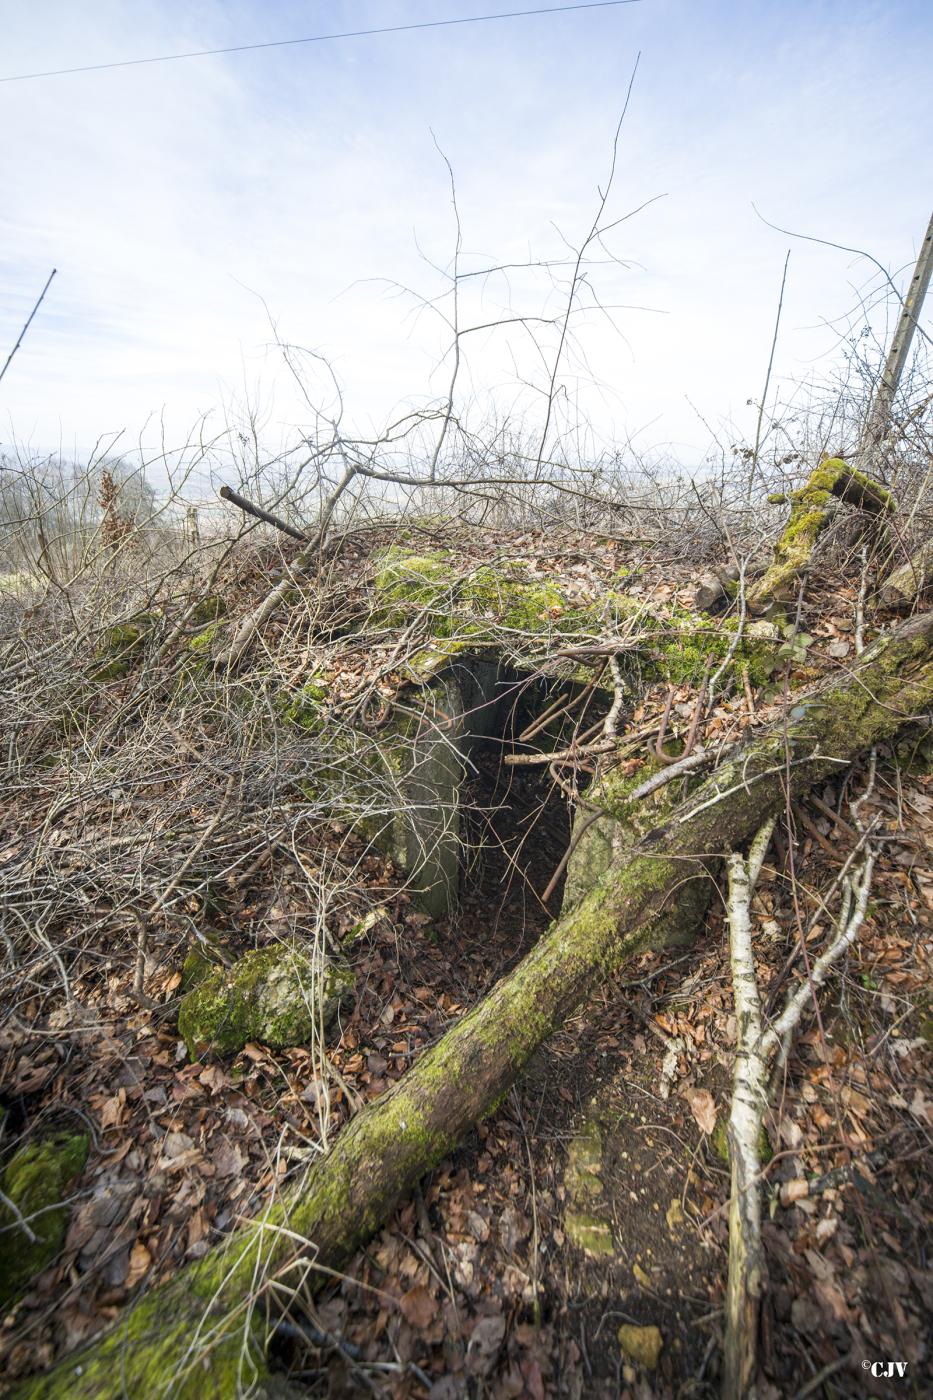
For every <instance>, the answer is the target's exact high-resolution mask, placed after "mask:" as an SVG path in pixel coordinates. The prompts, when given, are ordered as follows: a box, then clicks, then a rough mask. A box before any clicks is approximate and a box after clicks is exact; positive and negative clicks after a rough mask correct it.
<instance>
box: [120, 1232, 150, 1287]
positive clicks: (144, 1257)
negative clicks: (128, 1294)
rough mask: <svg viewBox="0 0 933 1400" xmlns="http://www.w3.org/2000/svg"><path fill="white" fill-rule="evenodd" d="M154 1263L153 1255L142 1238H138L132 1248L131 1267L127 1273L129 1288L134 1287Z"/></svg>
mask: <svg viewBox="0 0 933 1400" xmlns="http://www.w3.org/2000/svg"><path fill="white" fill-rule="evenodd" d="M151 1264H152V1255H151V1254H150V1253H149V1251H148V1249H147V1248H146V1246H145V1245H144V1244H143V1242H142V1240H137V1241H136V1243H135V1244H134V1245H133V1248H132V1249H131V1250H130V1267H129V1272H128V1273H127V1275H126V1286H127V1288H133V1287H135V1285H136V1284H137V1283H139V1280H140V1279H141V1278H144V1277H145V1275H146V1274H147V1273H148V1272H149V1269H150V1266H151Z"/></svg>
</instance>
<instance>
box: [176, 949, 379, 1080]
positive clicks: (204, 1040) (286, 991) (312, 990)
mask: <svg viewBox="0 0 933 1400" xmlns="http://www.w3.org/2000/svg"><path fill="white" fill-rule="evenodd" d="M353 985H354V979H353V973H352V972H351V970H350V969H349V967H347V966H346V965H345V964H340V963H337V962H335V961H333V960H331V959H326V958H325V959H324V960H323V964H322V962H321V961H320V960H319V959H318V958H315V957H312V956H310V955H309V954H308V953H307V952H305V950H304V949H303V948H301V947H300V946H299V945H298V944H295V943H277V944H275V945H274V946H273V947H271V948H261V949H259V950H258V951H256V952H252V953H247V954H246V955H245V956H244V957H242V958H240V959H239V961H238V962H236V963H234V965H233V967H231V968H229V969H228V968H218V969H216V970H214V971H211V972H209V973H208V974H207V976H204V977H202V978H201V980H200V981H199V982H198V983H197V985H196V986H195V987H193V988H192V990H191V991H190V992H188V993H187V995H186V996H185V997H183V999H182V1002H181V1006H180V1008H179V1012H178V1030H179V1034H180V1035H181V1036H182V1037H183V1039H184V1041H185V1044H186V1045H187V1047H188V1052H189V1054H190V1055H191V1057H192V1059H195V1058H197V1056H198V1055H200V1054H202V1053H203V1052H204V1051H212V1052H214V1053H215V1054H221V1055H225V1054H227V1055H229V1054H236V1053H237V1052H238V1051H239V1050H242V1049H243V1046H244V1045H246V1043H247V1042H248V1041H251V1040H255V1041H258V1042H259V1043H260V1044H262V1045H270V1046H272V1047H273V1048H275V1049H285V1048H287V1047H288V1046H291V1045H303V1044H306V1043H307V1042H308V1041H309V1040H311V1038H312V1035H313V1033H314V1029H315V1027H316V1026H318V1025H319V1024H323V1026H324V1027H325V1028H326V1027H327V1026H329V1025H330V1024H331V1023H332V1022H333V1020H334V1018H335V1017H336V1015H337V1011H338V1009H339V1007H340V1004H341V1002H342V1001H343V1000H345V998H346V997H347V996H348V995H350V994H351V993H352V991H353Z"/></svg>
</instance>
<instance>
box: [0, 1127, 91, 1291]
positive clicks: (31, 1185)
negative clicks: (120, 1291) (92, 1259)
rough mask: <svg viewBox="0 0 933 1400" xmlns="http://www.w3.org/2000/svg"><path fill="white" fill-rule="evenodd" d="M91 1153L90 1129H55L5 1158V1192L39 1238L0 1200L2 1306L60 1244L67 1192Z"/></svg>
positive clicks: (46, 1263)
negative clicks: (32, 1236)
mask: <svg viewBox="0 0 933 1400" xmlns="http://www.w3.org/2000/svg"><path fill="white" fill-rule="evenodd" d="M87 1154H88V1137H87V1134H86V1133H56V1134H55V1135H54V1136H52V1137H48V1138H45V1139H44V1140H43V1141H42V1142H37V1143H30V1144H29V1145H28V1146H27V1147H23V1148H21V1149H20V1151H19V1152H17V1153H16V1155H15V1156H14V1157H13V1158H12V1159H11V1160H10V1162H9V1163H8V1164H7V1167H6V1170H5V1171H4V1173H3V1194H4V1195H5V1196H6V1197H7V1198H8V1199H9V1200H11V1201H12V1202H13V1204H14V1205H15V1206H16V1207H17V1209H18V1210H19V1212H20V1215H22V1216H23V1217H24V1218H25V1219H26V1221H27V1222H28V1224H29V1228H30V1230H31V1231H32V1233H33V1234H34V1235H35V1237H36V1238H35V1240H30V1239H29V1238H28V1236H27V1235H26V1233H25V1231H24V1230H23V1228H22V1226H21V1225H20V1223H19V1222H18V1221H17V1219H16V1217H15V1215H14V1213H13V1212H12V1211H11V1210H10V1209H9V1207H7V1206H5V1205H2V1204H0V1227H2V1229H3V1234H2V1235H0V1306H6V1305H7V1304H8V1303H10V1302H11V1301H12V1300H13V1299H15V1298H16V1297H17V1295H18V1294H20V1293H21V1292H22V1291H23V1289H24V1288H25V1286H26V1284H27V1283H28V1282H29V1280H30V1279H31V1278H32V1277H33V1276H34V1275H35V1274H39V1273H41V1272H42V1270H43V1269H45V1268H47V1267H48V1266H49V1264H51V1262H52V1260H53V1259H54V1258H55V1256H56V1254H58V1252H59V1250H60V1249H61V1247H62V1243H63V1242H64V1239H65V1231H66V1230H67V1228H68V1217H69V1214H70V1212H69V1209H68V1206H67V1205H65V1204H64V1199H63V1198H64V1196H65V1192H66V1189H67V1187H68V1184H69V1182H71V1181H73V1180H74V1178H75V1177H76V1176H78V1175H79V1174H80V1173H81V1172H82V1171H83V1169H84V1164H85V1162H86V1161H87Z"/></svg>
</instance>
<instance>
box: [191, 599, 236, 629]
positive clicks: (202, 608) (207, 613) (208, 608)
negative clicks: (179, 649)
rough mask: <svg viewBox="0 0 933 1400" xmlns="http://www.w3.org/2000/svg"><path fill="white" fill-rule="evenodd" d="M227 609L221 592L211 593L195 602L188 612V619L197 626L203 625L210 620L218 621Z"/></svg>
mask: <svg viewBox="0 0 933 1400" xmlns="http://www.w3.org/2000/svg"><path fill="white" fill-rule="evenodd" d="M226 611H227V605H226V603H225V602H224V600H223V598H221V596H220V594H219V593H209V594H208V595H207V597H206V598H202V599H201V600H200V602H198V603H195V605H194V607H193V608H192V609H191V611H190V612H189V614H188V621H189V622H193V623H194V624H195V626H203V625H204V624H206V623H208V622H216V621H217V619H218V618H219V617H223V615H224V613H225V612H226Z"/></svg>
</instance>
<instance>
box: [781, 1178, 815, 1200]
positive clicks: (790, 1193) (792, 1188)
mask: <svg viewBox="0 0 933 1400" xmlns="http://www.w3.org/2000/svg"><path fill="white" fill-rule="evenodd" d="M809 1194H810V1184H809V1182H808V1181H807V1180H806V1179H805V1178H804V1177H802V1176H798V1177H795V1179H794V1180H793V1181H785V1182H784V1184H783V1185H782V1186H781V1205H782V1206H792V1205H793V1204H794V1202H795V1201H802V1200H803V1199H804V1198H805V1197H806V1196H809Z"/></svg>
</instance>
